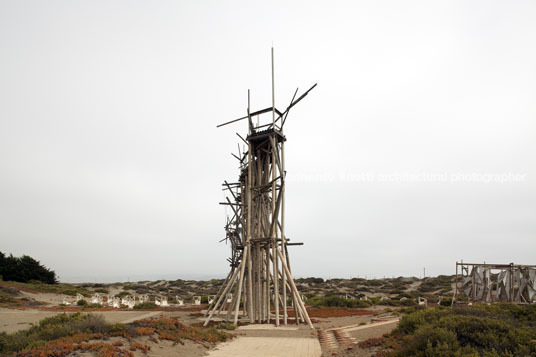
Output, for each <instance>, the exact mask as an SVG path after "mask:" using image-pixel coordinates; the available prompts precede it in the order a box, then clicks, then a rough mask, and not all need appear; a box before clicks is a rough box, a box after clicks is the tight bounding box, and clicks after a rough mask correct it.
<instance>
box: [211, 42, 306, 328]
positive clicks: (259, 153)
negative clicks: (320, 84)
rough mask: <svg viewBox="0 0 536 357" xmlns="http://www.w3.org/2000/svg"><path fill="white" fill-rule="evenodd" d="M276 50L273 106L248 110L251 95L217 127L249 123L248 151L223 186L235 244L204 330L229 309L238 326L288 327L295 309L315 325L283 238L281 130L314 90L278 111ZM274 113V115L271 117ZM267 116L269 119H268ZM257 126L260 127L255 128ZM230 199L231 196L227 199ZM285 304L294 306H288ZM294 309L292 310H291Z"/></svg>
mask: <svg viewBox="0 0 536 357" xmlns="http://www.w3.org/2000/svg"><path fill="white" fill-rule="evenodd" d="M273 55H274V52H273V48H272V106H271V107H268V108H265V109H262V110H258V111H255V112H251V111H250V105H249V104H250V98H249V91H248V108H247V115H246V116H244V117H242V118H239V119H235V120H232V121H230V122H227V123H224V124H221V125H218V127H220V126H223V125H227V124H231V123H234V122H237V121H240V120H244V119H247V121H248V134H247V136H246V138H245V139H244V138H243V137H242V136H241V135H240V134H238V133H237V135H238V136H239V137H240V139H241V140H242V141H243V142H244V144H245V145H247V151H246V152H244V153H241V152H240V146H239V153H238V155H234V154H233V156H235V157H236V158H237V159H238V161H239V163H240V164H239V168H240V175H239V179H238V182H234V183H228V182H227V181H225V182H224V184H223V186H224V190H226V191H227V192H228V193H229V195H230V196H228V197H227V198H226V202H222V203H221V204H225V205H228V206H229V207H231V209H232V212H233V216H232V218H230V219H228V221H227V224H226V226H225V231H226V237H225V239H226V240H228V241H229V242H230V243H231V247H232V248H231V249H232V253H231V257H230V258H229V262H230V265H231V271H230V272H229V274H228V276H227V278H226V279H225V282H224V284H223V286H222V287H221V289H220V291H219V292H218V294H217V296H216V298H215V299H214V301H213V303H212V304H210V306H209V309H208V311H207V318H206V321H205V326H206V325H207V324H208V323H209V321H210V320H211V319H212V318H213V316H214V315H215V314H216V313H221V312H222V311H225V310H226V311H227V313H226V320H229V319H230V317H231V316H233V321H234V323H235V324H236V323H237V322H238V317H239V315H240V307H241V304H242V316H244V317H245V318H246V317H247V319H248V320H249V322H250V323H255V322H257V323H263V322H265V323H270V322H271V321H272V320H275V325H276V326H279V325H280V321H281V319H282V322H283V324H284V325H286V324H287V323H288V321H289V318H288V309H289V308H290V307H291V308H292V310H293V314H294V317H295V319H294V320H295V322H296V323H297V324H299V323H300V321H301V322H304V323H307V324H308V325H309V326H310V327H311V328H313V325H312V323H311V320H310V319H309V315H308V314H307V310H306V309H305V305H304V303H303V301H302V298H301V295H300V294H299V292H298V290H297V288H296V285H295V284H294V280H293V278H292V274H291V269H290V259H289V254H288V249H287V248H288V246H291V245H301V244H302V243H290V242H289V239H288V238H287V236H286V235H285V175H286V170H285V141H286V138H285V136H284V134H283V126H284V124H285V121H286V120H287V116H288V113H289V111H290V109H291V108H292V107H293V106H295V105H296V104H297V103H298V102H299V101H301V100H302V99H303V98H304V97H305V96H306V95H307V94H308V93H309V92H310V91H311V90H312V89H313V88H314V87H316V84H315V85H314V86H312V87H311V88H310V89H309V90H307V91H306V92H305V93H303V94H302V95H301V96H300V97H298V98H296V95H297V94H298V89H296V92H295V93H294V97H293V98H292V100H291V102H290V104H289V106H288V107H287V108H286V110H285V111H283V112H281V111H279V110H278V109H277V108H276V107H275V94H274V62H273V59H274V57H273ZM270 114H271V116H270ZM267 117H268V118H267ZM254 123H256V124H254ZM229 197H230V198H229ZM287 302H290V304H288V303H287ZM289 305H290V306H289Z"/></svg>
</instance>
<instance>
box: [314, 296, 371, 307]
mask: <svg viewBox="0 0 536 357" xmlns="http://www.w3.org/2000/svg"><path fill="white" fill-rule="evenodd" d="M307 304H308V305H311V306H312V307H352V308H363V307H369V306H370V305H371V303H370V302H368V301H366V300H358V299H346V298H344V297H342V296H336V295H333V296H327V297H320V296H315V297H312V298H310V299H308V300H307Z"/></svg>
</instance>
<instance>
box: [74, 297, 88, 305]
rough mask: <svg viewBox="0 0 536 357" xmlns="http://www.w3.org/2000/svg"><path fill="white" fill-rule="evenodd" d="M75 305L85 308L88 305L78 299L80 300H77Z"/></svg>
mask: <svg viewBox="0 0 536 357" xmlns="http://www.w3.org/2000/svg"><path fill="white" fill-rule="evenodd" d="M76 305H78V306H84V307H87V306H88V305H89V304H88V303H87V301H86V300H84V299H80V300H78V301H77V302H76Z"/></svg>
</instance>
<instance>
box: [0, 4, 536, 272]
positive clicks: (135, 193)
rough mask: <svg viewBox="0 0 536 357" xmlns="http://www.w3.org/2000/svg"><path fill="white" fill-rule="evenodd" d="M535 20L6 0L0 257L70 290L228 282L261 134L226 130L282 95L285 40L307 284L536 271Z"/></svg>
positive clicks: (435, 9)
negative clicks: (235, 189) (229, 211)
mask: <svg viewBox="0 0 536 357" xmlns="http://www.w3.org/2000/svg"><path fill="white" fill-rule="evenodd" d="M535 18H536V2H534V1H510V2H506V1H347V2H343V1H333V2H311V1H303V2H252V1H240V2H238V1H233V2H229V1H211V2H209V1H189V2H187V1H158V2H150V1H46V2H43V1H5V0H2V1H0V241H1V244H0V250H1V251H3V252H8V253H13V254H15V255H21V254H29V255H31V256H33V257H35V258H37V259H39V260H41V261H42V262H43V263H44V264H45V265H47V266H49V267H51V268H53V269H55V270H56V272H57V273H58V274H59V275H60V277H61V279H62V280H64V281H80V280H89V281H112V280H127V279H131V280H139V279H145V278H152V279H154V278H174V279H176V278H181V277H182V278H190V277H194V278H203V277H213V276H214V277H216V276H221V275H224V274H226V272H227V271H228V266H227V263H226V260H225V259H226V257H227V256H228V253H229V248H228V247H227V246H225V245H224V244H218V243H217V242H218V240H220V239H221V238H223V236H224V234H223V224H224V218H225V210H224V208H222V207H221V206H219V205H218V202H219V201H220V200H222V198H223V196H222V192H221V190H220V189H221V182H222V181H223V180H224V179H230V180H233V179H235V178H236V176H237V168H236V160H235V159H234V158H233V157H232V156H231V155H230V154H229V152H231V151H234V150H236V142H237V139H238V138H237V137H236V135H235V134H234V133H235V132H236V131H239V132H241V133H243V132H244V131H245V130H246V127H245V124H236V125H233V126H228V127H225V128H221V129H216V127H215V126H216V124H218V123H221V122H224V121H228V120H231V119H234V118H237V117H239V116H242V115H244V113H245V109H246V103H247V102H246V99H247V97H246V94H247V89H248V88H250V89H251V90H252V106H253V107H254V108H257V109H259V108H263V107H265V106H269V105H270V99H271V98H270V55H269V53H270V52H269V51H270V46H271V45H272V42H273V44H274V46H275V54H276V63H275V67H276V105H277V106H279V107H281V108H284V107H285V105H286V104H287V103H288V102H289V101H290V99H291V97H292V94H293V92H294V90H295V89H296V86H298V87H300V89H301V90H305V89H307V88H308V87H309V86H311V85H312V84H314V83H316V82H318V83H319V84H318V87H317V88H316V89H315V90H314V91H313V92H311V94H310V95H309V96H308V97H307V98H306V99H305V100H304V101H303V102H301V103H300V104H299V105H298V106H297V107H296V108H295V109H293V111H292V112H291V114H290V116H289V120H288V121H287V125H286V128H285V130H286V136H287V139H288V142H287V145H286V155H287V157H286V161H287V162H286V165H287V169H288V174H289V179H288V183H287V191H286V192H287V203H286V206H287V218H286V225H287V229H286V230H287V233H288V235H289V237H290V238H291V239H293V240H295V241H303V242H304V243H305V246H303V247H293V248H292V251H291V254H292V260H293V263H292V265H293V269H294V272H295V275H296V276H322V277H352V276H362V277H363V276H367V277H372V276H375V277H383V276H393V275H394V276H399V275H415V276H417V275H421V274H422V269H423V267H426V269H427V273H429V274H433V275H437V274H452V273H453V272H454V263H455V261H456V260H459V259H464V261H473V262H482V261H487V262H498V263H505V262H510V261H514V262H516V263H520V264H535V263H536V261H535V254H534V252H535V250H536V239H535V238H536V221H535V214H536V179H535V177H536V176H535V175H536V167H535V165H534V163H535V162H536V160H535V156H536V140H535V139H536V104H535V101H534V98H535V97H536V84H535V83H536V66H535V63H536V46H535V43H536V22H535V21H534V19H535ZM459 173H461V174H463V175H472V174H477V175H482V174H509V173H512V174H518V175H520V176H519V177H518V180H517V181H516V180H510V181H509V182H503V183H500V182H497V181H492V182H488V183H484V182H482V181H479V179H481V178H483V177H476V179H472V180H469V181H470V182H460V181H457V180H456V178H457V177H458V176H456V175H458V174H459ZM361 174H368V179H367V178H365V179H363V177H361V176H360V175H361ZM384 174H389V175H390V176H386V177H385V176H383V175H384ZM397 174H398V176H397ZM412 174H417V175H420V176H417V177H416V178H411V177H410V176H409V175H412ZM433 174H437V175H439V176H437V177H435V178H436V180H435V181H434V179H433V177H432V178H431V176H430V175H433ZM441 175H443V176H441ZM437 178H439V180H438V179H437ZM453 178H454V180H453ZM442 179H444V180H442ZM469 179H471V177H469Z"/></svg>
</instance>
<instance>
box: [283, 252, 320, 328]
mask: <svg viewBox="0 0 536 357" xmlns="http://www.w3.org/2000/svg"><path fill="white" fill-rule="evenodd" d="M277 254H279V255H280V258H281V259H283V257H282V254H281V252H280V251H279V250H278V251H277ZM281 263H283V269H284V270H285V273H286V274H287V275H288V277H289V279H288V281H289V283H290V287H291V289H292V290H293V291H294V294H295V295H296V296H297V297H298V298H297V299H296V302H297V303H298V305H300V307H301V310H302V312H303V317H305V321H307V324H308V325H309V327H310V328H311V329H314V327H313V323H312V322H311V319H310V318H309V314H308V313H307V310H306V309H305V304H304V303H303V301H302V299H301V297H300V293H299V292H298V289H297V288H296V284H294V279H292V276H291V275H290V271H289V270H288V268H287V265H286V264H285V262H284V261H283V260H281Z"/></svg>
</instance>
